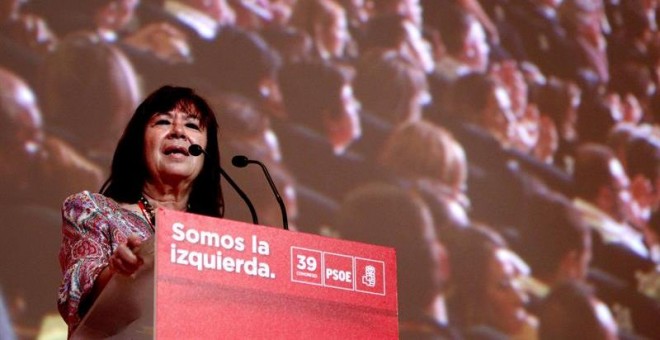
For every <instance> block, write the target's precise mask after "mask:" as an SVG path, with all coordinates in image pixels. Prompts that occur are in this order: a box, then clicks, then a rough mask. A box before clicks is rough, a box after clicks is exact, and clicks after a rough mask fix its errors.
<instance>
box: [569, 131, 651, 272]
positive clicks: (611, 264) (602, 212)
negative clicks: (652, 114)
mask: <svg viewBox="0 0 660 340" xmlns="http://www.w3.org/2000/svg"><path fill="white" fill-rule="evenodd" d="M575 160H576V161H575V172H574V174H573V178H574V181H575V186H576V191H575V193H576V197H575V199H574V205H575V207H576V208H577V209H578V210H579V211H580V213H581V214H582V218H583V219H584V220H585V222H586V223H587V224H588V225H589V227H590V228H592V229H593V230H594V231H595V234H594V235H595V240H594V264H595V265H596V266H598V267H600V268H602V269H604V270H606V271H608V272H610V273H611V274H613V275H616V276H618V277H620V278H622V279H625V280H627V281H629V282H633V283H634V282H635V278H634V276H635V275H634V273H635V271H638V270H641V271H643V272H645V271H648V270H653V262H652V261H651V260H650V258H649V252H648V248H647V247H646V246H645V245H644V242H643V235H642V233H641V231H639V230H636V229H635V228H634V227H633V226H631V225H630V224H629V222H630V221H631V218H630V212H631V203H632V202H631V201H632V197H631V194H630V179H629V178H628V175H627V174H626V172H625V170H624V168H623V166H622V165H621V162H620V161H619V160H618V159H617V158H616V157H615V156H614V153H613V152H612V151H611V150H610V149H609V148H607V147H605V146H601V145H596V144H585V145H582V146H580V148H579V149H578V151H577V153H576V159H575ZM623 256H625V257H623ZM624 258H625V259H627V260H626V261H627V262H626V261H623V259H624ZM622 261H623V262H622ZM624 263H625V264H624Z"/></svg>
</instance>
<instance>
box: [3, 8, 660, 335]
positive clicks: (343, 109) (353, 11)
mask: <svg viewBox="0 0 660 340" xmlns="http://www.w3.org/2000/svg"><path fill="white" fill-rule="evenodd" d="M658 10H660V7H659V6H658V3H657V1H647V0H631V1H609V0H608V1H601V0H594V1H584V0H563V1H562V0H516V1H512V0H256V1H239V0H208V1H207V0H204V1H202V0H93V1H92V0H90V1H85V2H84V3H83V2H80V1H74V0H62V1H57V2H52V1H46V0H28V1H20V0H0V45H1V46H2V48H1V49H0V130H1V132H3V133H2V137H0V138H1V139H3V145H4V146H3V147H2V148H0V159H2V160H3V162H2V165H1V166H0V174H2V176H1V177H0V178H2V180H0V187H2V189H3V190H4V191H5V193H6V194H5V195H4V196H3V199H2V200H1V201H2V202H1V203H2V211H0V214H1V215H2V219H3V220H7V221H12V222H11V223H12V224H16V225H24V227H22V228H13V229H10V228H5V229H7V230H5V231H3V232H4V233H5V234H7V235H6V236H7V237H4V238H3V241H6V242H10V243H8V244H9V245H7V246H3V247H5V248H7V249H13V247H15V246H16V245H17V244H20V243H19V241H16V240H21V239H27V240H33V239H34V238H35V237H39V238H40V240H42V241H43V242H41V241H40V242H39V243H38V244H40V245H41V244H49V243H47V241H46V240H45V239H43V238H50V237H52V236H49V235H50V234H48V233H44V232H43V230H44V228H43V227H44V226H47V225H51V224H52V225H56V224H57V222H52V223H51V222H50V221H51V213H52V211H57V210H58V209H59V205H60V203H61V200H62V199H63V198H64V197H65V196H67V195H68V194H71V193H73V192H78V191H81V190H84V189H89V190H95V189H97V188H98V187H99V184H100V181H101V180H102V176H103V171H107V170H108V169H107V165H108V160H109V159H110V157H111V154H110V153H111V151H110V150H112V149H113V144H115V143H116V142H117V140H118V138H119V130H117V127H118V126H122V125H123V124H124V123H125V119H126V116H127V115H128V114H129V113H130V112H132V111H133V109H134V106H135V103H136V102H137V101H139V100H140V99H141V98H140V97H141V96H142V93H148V92H150V91H151V90H153V89H155V88H157V87H160V86H161V85H163V84H164V83H170V84H176V85H183V86H189V87H194V88H199V89H200V90H204V91H205V92H207V93H211V94H212V95H211V96H210V97H209V99H210V101H211V103H212V105H213V106H214V108H215V111H216V112H217V114H218V121H219V122H220V139H221V145H222V148H223V159H224V161H223V162H224V163H225V164H226V163H228V162H229V160H230V159H231V157H232V156H233V155H235V154H244V155H247V156H249V157H251V158H254V159H259V160H261V161H263V162H265V163H266V164H267V165H268V166H269V167H271V171H272V172H273V178H274V180H275V182H276V185H277V186H278V188H279V189H280V192H281V193H282V194H283V195H282V196H283V197H284V199H285V200H286V204H287V210H288V212H289V215H290V216H289V217H290V221H291V225H292V229H293V228H295V229H297V230H299V231H304V232H311V233H321V234H325V235H332V234H337V233H338V234H340V236H342V237H347V238H351V239H356V240H361V241H365V242H373V243H382V244H387V245H391V246H394V247H397V248H400V249H402V250H401V251H399V253H398V254H399V260H400V261H402V263H408V261H412V258H413V257H414V258H415V261H419V259H424V261H425V263H424V265H422V264H420V263H419V262H415V263H412V262H410V263H411V264H410V265H408V264H406V266H400V267H399V268H400V270H401V272H400V273H399V275H400V280H399V281H400V282H401V284H402V285H401V286H400V287H399V288H400V292H401V294H400V299H399V302H400V306H401V314H400V316H401V321H402V323H401V325H402V326H401V336H402V337H404V338H407V337H417V338H419V337H429V338H433V337H434V336H436V337H437V336H440V337H445V338H460V337H466V338H478V337H488V336H490V338H493V337H497V336H500V337H511V338H526V339H533V338H536V336H537V334H536V333H537V332H536V330H535V328H536V326H535V325H536V322H535V319H534V318H533V317H532V316H531V314H534V313H537V314H538V316H540V328H539V332H538V337H540V338H556V337H563V336H564V335H565V334H579V336H580V337H590V336H591V335H593V337H594V338H599V337H600V338H607V335H608V334H609V335H616V334H617V329H618V333H619V334H620V335H622V336H624V335H631V336H632V337H633V338H634V337H636V336H639V337H646V338H654V337H657V334H660V325H658V324H657V322H656V321H655V320H657V319H658V317H660V288H658V287H660V267H659V265H660V255H659V254H660V250H658V249H660V241H658V234H660V231H658V221H659V220H660V218H658V217H657V216H658V215H659V213H658V210H659V209H660V208H659V207H658V206H659V204H660V179H658V174H659V173H658V171H659V169H660V159H659V158H658V155H659V152H660V151H659V150H660V142H658V141H659V140H660V129H659V127H658V122H659V120H658V119H659V117H660V92H658V91H657V90H656V89H657V87H658V85H659V79H660V76H659V75H660V72H659V70H660V67H658V66H660V32H659V31H658V22H659V20H660V19H659V17H658V15H657V12H658ZM34 91H36V93H35V92H34ZM40 107H41V109H43V111H41V109H40ZM97 164H98V165H97ZM99 165H100V166H99ZM225 168H228V167H227V166H225ZM259 172H260V169H258V168H257V167H256V166H255V167H252V166H251V167H249V168H248V169H242V170H237V169H235V171H231V174H232V175H235V177H236V179H237V180H238V181H239V182H240V184H241V185H242V186H244V187H245V188H247V189H248V190H249V191H250V193H249V196H250V197H251V198H252V199H253V201H254V203H255V204H256V205H257V207H258V208H257V210H258V212H259V213H260V214H259V216H260V222H261V223H262V224H265V225H271V226H279V225H280V223H281V222H280V221H281V216H280V212H279V207H278V206H277V204H275V201H274V199H273V197H272V196H271V194H270V192H269V189H268V188H267V187H266V183H265V182H264V181H260V180H254V179H255V178H263V177H262V175H261V174H259ZM374 181H381V182H385V183H389V184H387V185H385V184H380V185H371V186H368V187H364V185H365V184H366V183H371V182H374ZM356 188H361V189H357V190H355V189H356ZM354 190H355V191H354ZM225 192H226V193H228V197H227V198H228V202H229V205H228V207H227V211H228V216H231V217H232V218H235V219H238V220H242V221H247V222H249V221H250V217H249V214H247V211H246V210H245V208H244V205H243V204H242V203H241V202H240V201H239V200H238V198H237V197H230V196H231V195H232V194H229V192H230V190H225ZM377 202H382V204H378V203H377ZM340 207H341V208H340ZM404 216H407V217H405V218H409V219H410V220H411V221H412V220H414V221H416V222H418V223H396V221H399V220H400V219H401V218H404ZM338 217H340V218H339V220H337V218H338ZM338 221H339V222H338ZM480 223H483V224H485V225H489V226H491V227H492V228H493V229H492V230H490V229H484V228H482V227H478V226H477V225H480ZM356 225H359V226H360V228H359V229H355V230H352V229H350V228H347V227H348V226H352V227H354V226H356ZM19 229H20V230H19ZM45 229H48V228H45ZM413 230H414V231H415V232H411V231H413ZM431 230H432V231H433V232H430V231H431ZM35 235H37V236H35ZM38 235H41V236H38ZM401 235H406V238H404V237H401ZM413 236H414V237H413ZM407 237H410V238H407ZM440 241H441V242H440ZM505 241H506V242H505ZM4 244H5V243H3V245H4ZM34 244H35V243H34V242H33V244H32V245H34ZM506 244H508V245H510V248H509V247H508V246H506ZM442 245H446V246H447V248H446V249H445V248H444V247H442ZM21 247H22V248H24V249H28V250H31V249H33V248H30V247H29V246H27V245H24V246H21ZM32 251H34V252H38V250H32ZM514 251H515V252H514ZM48 252H49V250H46V248H44V251H42V252H40V254H39V255H43V256H49V254H48ZM11 254H12V253H11V252H10V253H9V255H7V256H3V258H5V259H4V260H3V261H5V262H3V268H11V269H10V271H11V272H12V273H14V272H15V273H16V275H13V278H5V277H3V278H2V282H0V285H2V286H3V289H5V291H4V294H5V302H6V304H7V306H8V309H9V312H10V314H11V316H12V320H11V321H12V323H13V326H14V330H15V333H16V334H17V336H19V337H23V336H25V335H27V337H30V336H34V335H35V334H37V330H36V329H37V327H38V326H37V325H38V323H39V319H40V318H42V317H43V315H44V314H45V313H47V312H48V309H49V305H45V304H44V303H45V302H47V301H51V300H50V299H49V298H48V297H47V296H45V295H46V292H48V290H47V289H44V288H43V287H45V286H46V285H51V286H52V287H55V286H56V285H55V284H52V283H51V282H52V281H53V278H52V277H51V276H50V274H48V275H46V276H47V278H46V276H44V278H46V279H43V280H37V281H38V282H37V283H39V284H36V283H35V285H27V284H26V283H25V282H28V281H29V280H32V281H35V278H34V277H33V276H31V275H29V273H28V271H27V270H25V269H24V267H25V265H24V264H25V261H24V260H22V259H20V258H17V257H16V256H14V255H11ZM517 254H520V256H518V255H517ZM10 255H11V256H10ZM26 256H27V255H26ZM591 258H592V260H590V259H591ZM448 259H449V260H448ZM31 260H34V261H40V262H43V263H46V261H45V260H42V259H41V258H40V257H38V256H33V257H32V258H31ZM449 261H451V262H452V263H453V264H454V265H453V267H452V268H451V275H450V268H449V267H450V266H449ZM34 263H35V264H34V267H37V266H38V265H37V264H36V263H37V262H34ZM526 263H529V267H528V266H527V264H526ZM41 266H42V267H43V265H41ZM49 268H50V267H49ZM40 272H43V273H46V272H47V271H46V270H42V271H40ZM412 277H416V278H419V279H416V281H415V282H413V281H410V280H409V278H412ZM449 281H451V284H449V283H448V282H449ZM411 282H412V283H411ZM576 282H578V283H576ZM422 283H423V284H424V287H421V286H417V284H420V285H421V284H422ZM584 284H590V285H593V286H594V287H595V289H594V290H593V292H592V291H590V290H588V289H587V290H585V289H583V288H582V285H584ZM21 286H25V287H26V289H23V288H20V287H21ZM17 287H18V288H17ZM37 291H39V292H38V293H37ZM53 291H54V288H53ZM42 294H44V295H42ZM548 294H549V295H548ZM525 295H527V296H525ZM53 300H54V299H53ZM44 301H45V302H44ZM445 301H448V302H450V303H448V304H445ZM600 301H602V302H600ZM603 303H606V304H607V305H608V307H609V310H608V307H605V306H604V305H603ZM52 305H53V306H54V304H52ZM610 311H611V313H609V312H610ZM608 315H609V316H613V320H615V321H616V324H617V325H616V326H617V327H616V328H615V327H611V326H612V325H610V326H609V328H608V327H601V326H599V324H598V323H597V322H596V321H597V320H600V317H601V316H605V317H606V318H605V319H608V318H607V316H608ZM579 320H582V321H581V322H580V323H573V321H579ZM594 320H596V321H594ZM609 320H612V318H611V317H610V318H609ZM544 324H545V325H544ZM606 329H607V330H609V332H606V331H605V330H606ZM553 332H555V333H553ZM559 332H564V333H559ZM571 332H574V333H571ZM576 336H578V335H576Z"/></svg>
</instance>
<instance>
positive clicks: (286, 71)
mask: <svg viewBox="0 0 660 340" xmlns="http://www.w3.org/2000/svg"><path fill="white" fill-rule="evenodd" d="M279 81H280V85H281V89H282V97H283V99H284V107H285V109H286V112H287V114H288V119H287V120H281V121H274V124H273V125H274V126H273V127H274V129H275V133H276V134H277V136H278V138H279V139H280V142H281V147H282V160H283V162H284V163H285V164H286V165H287V166H288V167H289V168H290V169H291V171H292V172H293V174H294V176H295V177H296V178H297V179H298V180H299V181H300V183H302V184H304V185H306V186H309V187H311V188H313V189H316V190H317V191H319V192H321V193H324V194H327V195H329V196H330V197H331V198H334V199H336V200H340V199H341V198H342V196H343V194H344V193H345V192H347V191H348V190H350V189H352V188H354V187H355V185H357V184H358V183H362V182H363V181H365V180H366V179H372V178H374V176H375V175H374V172H373V171H372V170H373V169H372V167H371V166H370V165H369V164H367V163H366V161H365V160H364V158H363V157H362V156H360V155H358V154H356V153H354V152H351V151H350V150H348V147H349V146H350V145H351V144H352V143H353V142H354V141H355V140H356V139H358V138H359V137H360V135H361V134H362V126H361V123H360V115H359V104H358V102H357V100H356V99H355V97H354V95H353V87H352V83H351V79H350V78H349V77H348V75H347V74H345V73H343V72H342V69H341V68H340V67H339V66H337V65H333V64H330V63H327V62H326V63H322V62H309V63H298V64H293V65H289V66H288V67H285V68H283V69H282V71H281V72H280V76H279ZM301 145H305V147H304V148H301V147H300V146H301ZM310 159H316V160H317V161H315V162H310V161H309V160H310ZM329 182H332V183H333V185H332V186H328V185H327V183H329Z"/></svg>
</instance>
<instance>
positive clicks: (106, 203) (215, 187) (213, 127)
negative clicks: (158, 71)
mask: <svg viewBox="0 0 660 340" xmlns="http://www.w3.org/2000/svg"><path fill="white" fill-rule="evenodd" d="M217 130H218V126H217V122H216V119H215V114H214V113H213V111H212V110H211V108H210V107H209V105H208V104H207V103H206V101H205V100H204V99H203V98H201V97H200V96H199V95H197V94H196V93H195V92H194V91H193V90H191V89H189V88H183V87H172V86H165V87H162V88H160V89H158V90H156V91H155V92H154V93H152V94H151V95H149V97H147V98H146V99H145V100H144V102H142V103H141V104H140V105H139V106H138V108H137V109H136V110H135V113H134V114H133V117H132V118H131V120H130V121H129V123H128V126H127V127H126V129H125V131H124V133H123V135H122V137H121V139H120V140H119V144H118V145H117V149H116V150H115V154H114V157H113V160H112V169H111V174H110V178H109V179H108V180H107V182H106V183H105V185H104V186H103V188H102V189H101V193H100V194H98V193H90V192H88V191H84V192H81V193H77V194H74V195H72V196H70V197H68V198H67V199H66V200H65V201H64V204H63V206H62V235H63V239H62V245H61V248H60V255H59V260H60V266H61V268H62V272H63V275H64V278H63V281H62V285H61V286H60V289H59V294H58V308H59V311H60V314H61V315H62V317H63V318H64V320H65V321H66V322H67V324H68V325H69V334H71V332H72V331H73V330H74V329H75V328H76V327H77V326H78V324H79V323H80V321H81V320H82V318H83V317H84V316H85V314H86V312H87V311H88V310H89V308H90V307H91V305H92V304H93V303H94V301H95V299H96V298H97V297H98V296H99V294H100V292H101V291H102V290H103V288H104V287H105V285H106V284H107V283H108V282H109V280H110V278H111V277H112V276H113V275H115V274H120V275H132V274H133V273H135V272H136V271H137V270H138V269H139V268H140V266H141V265H142V264H143V259H142V258H140V256H139V255H138V254H137V253H138V250H139V246H140V245H141V244H142V242H143V241H144V240H146V239H148V238H150V237H152V236H153V235H154V232H155V227H156V221H155V213H154V212H155V209H156V208H158V207H163V208H167V209H171V210H178V211H187V212H191V213H196V214H202V215H207V216H213V217H221V216H222V214H223V200H222V192H221V189H220V177H219V173H218V169H219V167H220V153H219V149H218V140H217ZM192 144H199V145H200V146H202V147H203V148H204V149H205V150H206V153H205V155H204V156H202V157H194V156H192V155H190V154H189V152H188V148H189V147H190V145H192Z"/></svg>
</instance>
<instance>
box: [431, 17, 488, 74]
mask: <svg viewBox="0 0 660 340" xmlns="http://www.w3.org/2000/svg"><path fill="white" fill-rule="evenodd" d="M442 18H443V19H445V20H443V21H441V22H439V27H438V31H439V32H440V34H441V36H442V43H443V46H444V48H445V51H446V55H445V56H443V57H442V58H441V59H440V60H439V61H438V63H437V65H436V69H435V72H434V73H435V74H436V75H438V76H439V77H440V78H441V79H442V80H444V81H448V82H453V81H454V80H456V79H457V78H459V77H461V76H464V75H466V74H468V73H471V72H478V73H484V72H486V71H487V69H488V65H489V52H490V46H489V45H488V42H487V41H486V33H485V31H484V28H483V26H482V25H481V23H479V21H478V20H477V19H476V18H475V17H474V16H473V15H472V14H470V13H468V12H467V11H465V10H464V9H462V8H460V7H458V6H450V7H448V8H447V10H446V13H443V14H442Z"/></svg>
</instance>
